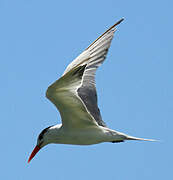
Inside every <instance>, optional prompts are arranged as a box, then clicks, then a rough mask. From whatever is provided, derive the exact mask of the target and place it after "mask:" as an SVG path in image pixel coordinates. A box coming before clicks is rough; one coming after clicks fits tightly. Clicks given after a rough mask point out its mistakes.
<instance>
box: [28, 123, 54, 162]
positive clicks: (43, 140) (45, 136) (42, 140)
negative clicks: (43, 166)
mask: <svg viewBox="0 0 173 180" xmlns="http://www.w3.org/2000/svg"><path fill="white" fill-rule="evenodd" d="M51 127H52V126H49V127H47V128H45V129H44V130H43V131H42V132H41V133H40V134H39V136H38V139H37V145H36V146H35V148H34V150H33V151H32V153H31V155H30V157H29V159H28V163H29V162H30V161H31V160H32V158H33V157H34V156H35V155H36V154H37V152H38V151H39V150H40V149H41V148H42V147H44V146H45V145H47V144H49V143H50V142H49V132H50V128H51Z"/></svg>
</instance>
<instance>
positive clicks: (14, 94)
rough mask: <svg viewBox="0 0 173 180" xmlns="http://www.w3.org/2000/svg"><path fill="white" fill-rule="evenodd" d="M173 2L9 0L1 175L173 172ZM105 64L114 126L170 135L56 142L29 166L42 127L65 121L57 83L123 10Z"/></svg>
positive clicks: (0, 104)
mask: <svg viewBox="0 0 173 180" xmlns="http://www.w3.org/2000/svg"><path fill="white" fill-rule="evenodd" d="M172 7H173V2H172V1H171V0H165V1H161V0H158V1H149V0H146V1H137V0H131V1H115V0H107V1H100V0H99V1H98V0H95V1H91V0H87V1H78V0H76V1H75V0H74V1H56V0H50V1H45V0H20V1H19V0H15V1H13V0H0V24H1V28H0V82H1V86H0V92H1V93H0V99H1V101H0V109H1V110H0V112H1V113H0V119H1V131H0V137H1V161H0V169H1V173H0V178H1V179H6V180H11V179H18V180H31V179H42V180H44V179H45V180H46V179H51V180H54V179H59V180H65V179H82V180H88V179H100V180H102V179H109V180H111V179H112V180H114V179H116V180H122V179H129V180H130V179H132V180H135V179H140V180H146V179H157V180H162V179H172V178H173V175H172V162H173V156H172V150H173V143H172V128H173V121H172V120H173V110H172V109H173V105H172V104H173V93H172V92H173V80H172V79H173V55H172V42H173V36H172V32H173V24H172ZM122 17H123V18H125V21H124V22H123V23H121V25H119V26H118V30H117V32H116V33H115V37H114V40H113V41H112V45H111V48H110V50H109V53H108V56H107V59H106V61H105V63H104V64H103V65H102V66H101V67H100V68H99V70H98V71H97V77H96V81H97V90H98V98H99V107H100V109H101V112H102V117H103V119H104V121H105V122H106V123H107V125H108V126H109V127H111V128H112V129H115V130H118V131H121V132H124V133H127V134H129V135H133V136H138V137H144V138H153V139H158V140H161V141H160V142H125V143H119V144H112V143H103V144H99V145H93V146H85V147H83V146H72V145H48V146H46V147H44V148H43V149H42V150H41V151H40V152H39V153H38V154H37V155H36V157H35V158H34V159H33V160H32V161H31V163H30V164H27V159H28V157H29V155H30V153H31V151H32V150H33V148H34V146H35V144H36V139H37V136H38V134H39V133H40V131H41V130H42V129H43V128H45V127H47V126H49V125H53V124H57V123H60V115H59V113H58V112H57V111H56V108H55V107H54V106H53V104H51V103H50V102H49V101H48V100H47V99H46V98H45V91H46V89H47V87H48V86H49V85H50V84H51V83H52V82H54V81H55V80H56V79H57V78H59V77H60V76H61V74H62V73H63V71H64V70H65V67H66V66H67V65H68V63H70V62H71V61H72V60H73V59H74V58H75V57H76V56H78V55H79V54H80V53H81V52H82V51H83V50H84V49H85V48H86V47H87V46H88V45H89V44H90V43H91V42H92V41H94V40H95V39H96V38H97V37H98V36H99V35H100V34H101V33H103V32H104V31H105V30H107V28H108V27H110V26H111V25H113V24H114V23H115V22H116V21H118V20H119V19H121V18H122Z"/></svg>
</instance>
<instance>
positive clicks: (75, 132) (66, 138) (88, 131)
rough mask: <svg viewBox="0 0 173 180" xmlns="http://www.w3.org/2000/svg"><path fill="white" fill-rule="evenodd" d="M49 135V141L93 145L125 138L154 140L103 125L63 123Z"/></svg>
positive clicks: (53, 128) (55, 127)
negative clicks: (69, 127)
mask: <svg viewBox="0 0 173 180" xmlns="http://www.w3.org/2000/svg"><path fill="white" fill-rule="evenodd" d="M47 137H48V139H47V141H48V143H56V144H74V145H91V144H98V143H102V142H112V141H113V142H121V141H124V140H145V141H152V140H149V139H143V138H136V137H132V136H128V135H126V134H123V133H120V132H117V131H114V130H111V129H109V128H106V127H102V126H92V127H86V128H81V129H78V128H77V129H66V128H64V127H63V126H61V125H56V126H53V127H52V128H51V131H50V133H49V135H48V136H47Z"/></svg>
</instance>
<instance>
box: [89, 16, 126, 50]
mask: <svg viewBox="0 0 173 180" xmlns="http://www.w3.org/2000/svg"><path fill="white" fill-rule="evenodd" d="M122 21H124V18H122V19H120V20H119V21H118V22H116V23H115V24H114V25H113V26H111V27H110V28H109V29H108V30H107V31H105V32H104V33H103V34H102V35H101V36H99V37H98V38H97V39H96V40H95V41H94V42H92V43H91V44H90V45H89V46H88V47H87V48H86V50H87V49H89V48H90V47H91V46H92V45H93V44H94V43H95V42H97V41H98V40H99V39H100V38H101V37H103V36H104V35H105V34H106V33H107V32H109V31H111V30H112V29H113V28H115V26H117V25H119V24H120V23H121V22H122Z"/></svg>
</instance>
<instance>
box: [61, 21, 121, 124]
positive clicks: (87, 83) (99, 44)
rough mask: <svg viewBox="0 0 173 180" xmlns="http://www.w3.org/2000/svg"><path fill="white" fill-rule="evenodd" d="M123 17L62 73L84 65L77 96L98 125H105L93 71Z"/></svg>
mask: <svg viewBox="0 0 173 180" xmlns="http://www.w3.org/2000/svg"><path fill="white" fill-rule="evenodd" d="M121 21H123V19H121V20H120V21H119V22H117V23H116V24H114V25H113V26H112V27H111V28H109V29H108V30H107V31H106V32H105V33H103V34H102V35H101V36H100V37H99V38H98V39H96V40H95V41H94V42H93V43H92V44H91V45H90V46H89V47H88V48H87V49H86V50H85V51H84V52H83V53H82V54H81V55H80V56H79V57H77V58H76V59H75V60H74V61H73V62H72V63H71V64H69V66H68V67H67V69H66V70H65V72H64V74H66V73H67V72H68V71H70V70H71V69H73V68H74V67H78V66H80V65H86V68H85V71H84V73H83V77H82V83H81V86H80V87H79V88H78V89H77V93H78V96H79V97H80V98H81V100H82V101H83V103H84V104H85V106H86V108H87V111H89V113H90V114H91V115H92V116H93V118H94V119H95V121H96V122H97V124H98V125H100V126H106V124H105V123H104V121H103V120H102V117H101V114H100V110H99V108H98V104H97V92H96V86H95V72H96V70H97V68H98V67H99V66H100V65H101V64H102V63H103V61H104V60H105V58H106V55H107V52H108V49H109V47H110V44H111V41H112V38H113V36H114V32H115V30H116V29H115V26H116V25H118V24H119V23H120V22H121Z"/></svg>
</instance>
